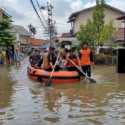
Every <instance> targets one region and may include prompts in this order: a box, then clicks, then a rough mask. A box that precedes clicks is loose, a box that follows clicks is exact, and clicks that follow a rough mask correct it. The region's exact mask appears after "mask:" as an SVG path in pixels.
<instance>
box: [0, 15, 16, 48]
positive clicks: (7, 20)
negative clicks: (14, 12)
mask: <svg viewBox="0 0 125 125" xmlns="http://www.w3.org/2000/svg"><path fill="white" fill-rule="evenodd" d="M11 24H12V20H11V17H8V16H3V17H1V18H0V45H1V46H10V45H13V43H14V40H15V37H14V34H13V33H12V32H11V31H12V27H11V26H12V25H11Z"/></svg>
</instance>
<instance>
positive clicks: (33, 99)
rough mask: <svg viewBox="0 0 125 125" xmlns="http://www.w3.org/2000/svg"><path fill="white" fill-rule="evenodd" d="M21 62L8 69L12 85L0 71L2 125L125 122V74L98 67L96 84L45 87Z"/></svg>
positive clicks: (116, 124)
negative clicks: (19, 65)
mask: <svg viewBox="0 0 125 125" xmlns="http://www.w3.org/2000/svg"><path fill="white" fill-rule="evenodd" d="M23 64H24V65H23V66H21V67H20V68H19V69H15V68H12V70H11V71H10V74H11V77H12V81H13V80H14V81H16V83H14V84H13V82H8V81H10V80H9V79H8V78H9V77H8V75H3V74H2V73H1V74H0V79H1V78H3V77H4V78H3V79H2V80H1V81H3V82H0V85H1V86H0V92H2V93H3V94H2V96H0V97H2V98H0V106H1V108H0V109H1V111H2V110H4V109H5V107H6V111H4V112H5V114H6V115H5V114H2V113H1V114H0V123H2V124H3V125H15V124H18V125H41V124H45V125H50V124H52V125H59V124H60V125H124V124H125V84H124V81H125V75H124V74H123V75H118V74H116V73H115V68H114V67H111V66H109V67H107V66H103V67H100V66H98V67H97V68H96V69H95V71H94V73H95V74H94V77H95V78H96V79H97V84H85V83H79V84H76V85H59V86H57V85H56V86H52V87H50V88H46V87H43V86H41V85H40V84H39V83H38V82H35V81H31V80H30V79H29V78H28V77H27V73H26V68H27V59H26V60H24V62H23ZM3 70H5V71H6V72H7V69H6V68H3ZM5 71H4V72H5ZM6 74H7V73H6ZM3 83H4V84H3ZM3 88H4V89H3ZM5 98H6V99H5ZM3 102H4V103H3ZM1 121H2V122H1Z"/></svg>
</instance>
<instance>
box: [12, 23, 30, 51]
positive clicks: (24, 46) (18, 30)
mask: <svg viewBox="0 0 125 125" xmlns="http://www.w3.org/2000/svg"><path fill="white" fill-rule="evenodd" d="M12 32H13V33H14V34H15V36H16V40H15V42H16V44H15V46H17V47H19V48H20V49H21V51H22V52H26V51H27V50H28V49H29V48H30V41H29V39H28V38H30V37H31V35H32V34H31V33H30V32H29V31H27V30H26V29H25V28H24V27H23V26H19V25H13V26H12Z"/></svg>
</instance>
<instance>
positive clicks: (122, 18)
mask: <svg viewBox="0 0 125 125" xmlns="http://www.w3.org/2000/svg"><path fill="white" fill-rule="evenodd" d="M117 20H125V14H124V15H123V16H120V17H118V18H117Z"/></svg>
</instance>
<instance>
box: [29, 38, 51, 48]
mask: <svg viewBox="0 0 125 125" xmlns="http://www.w3.org/2000/svg"><path fill="white" fill-rule="evenodd" d="M28 41H29V42H30V46H31V48H44V47H45V48H46V47H47V45H48V43H49V42H48V41H47V40H44V39H36V38H28Z"/></svg>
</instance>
